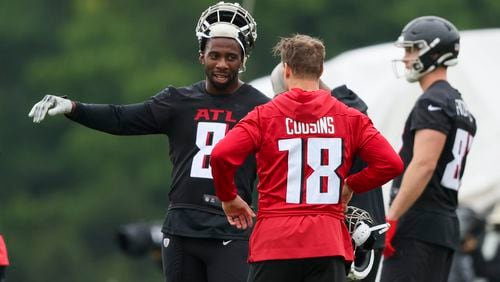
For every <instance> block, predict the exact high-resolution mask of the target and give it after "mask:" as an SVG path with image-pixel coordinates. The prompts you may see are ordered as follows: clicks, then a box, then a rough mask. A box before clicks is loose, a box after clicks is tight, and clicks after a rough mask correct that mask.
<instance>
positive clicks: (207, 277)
mask: <svg viewBox="0 0 500 282" xmlns="http://www.w3.org/2000/svg"><path fill="white" fill-rule="evenodd" d="M247 257H248V241H246V240H221V239H207V238H189V237H182V236H173V235H168V234H164V237H163V244H162V260H163V273H164V274H165V279H166V280H165V281H167V282H245V281H246V280H247V276H248V267H249V265H248V263H247Z"/></svg>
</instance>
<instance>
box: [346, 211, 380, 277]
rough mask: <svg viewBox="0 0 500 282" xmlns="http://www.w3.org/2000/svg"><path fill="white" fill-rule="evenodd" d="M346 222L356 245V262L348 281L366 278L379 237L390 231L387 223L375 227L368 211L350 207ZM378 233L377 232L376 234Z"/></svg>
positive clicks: (370, 268) (350, 271)
mask: <svg viewBox="0 0 500 282" xmlns="http://www.w3.org/2000/svg"><path fill="white" fill-rule="evenodd" d="M345 221H346V225H347V229H348V230H349V234H350V235H351V238H352V241H353V243H354V244H353V245H354V261H353V263H352V264H351V268H350V270H349V273H348V275H347V280H348V281H355V280H361V279H364V278H366V276H368V274H369V273H370V271H371V270H372V268H373V263H374V260H375V256H374V251H373V246H374V243H375V241H376V240H377V237H378V235H380V234H382V233H384V232H386V231H387V229H389V225H388V224H387V223H384V224H380V225H375V226H374V221H373V219H372V217H371V215H370V213H368V212H367V211H365V210H363V209H360V208H357V207H354V206H348V207H347V213H346V215H345ZM374 231H377V232H374Z"/></svg>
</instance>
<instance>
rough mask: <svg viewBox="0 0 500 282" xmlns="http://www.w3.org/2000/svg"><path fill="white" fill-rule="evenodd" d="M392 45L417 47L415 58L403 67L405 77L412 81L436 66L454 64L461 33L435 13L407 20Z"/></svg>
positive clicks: (456, 60)
mask: <svg viewBox="0 0 500 282" xmlns="http://www.w3.org/2000/svg"><path fill="white" fill-rule="evenodd" d="M395 45H396V46H397V47H401V48H416V49H417V50H418V58H417V59H415V60H414V61H413V62H410V67H409V68H407V69H406V70H405V76H406V79H407V80H408V81H409V82H415V81H418V80H419V79H420V77H422V76H423V75H425V74H427V73H429V72H431V71H433V70H434V69H436V67H438V66H445V67H448V66H454V65H456V64H457V62H458V59H457V57H458V51H459V49H460V34H459V32H458V30H457V28H456V27H455V26H454V25H453V24H452V23H451V22H449V21H447V20H445V19H443V18H440V17H436V16H424V17H419V18H416V19H414V20H412V21H410V22H409V23H408V24H407V25H406V26H405V27H404V28H403V30H402V31H401V35H400V36H399V38H398V39H397V41H396V42H395ZM397 61H399V62H401V61H402V60H397ZM403 63H404V62H403Z"/></svg>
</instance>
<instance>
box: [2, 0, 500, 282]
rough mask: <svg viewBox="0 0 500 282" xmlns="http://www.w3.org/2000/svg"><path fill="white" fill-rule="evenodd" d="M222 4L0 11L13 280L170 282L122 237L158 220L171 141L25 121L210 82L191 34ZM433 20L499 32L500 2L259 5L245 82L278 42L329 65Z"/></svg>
mask: <svg viewBox="0 0 500 282" xmlns="http://www.w3.org/2000/svg"><path fill="white" fill-rule="evenodd" d="M215 2H216V1H159V0H150V1H147V2H143V1H126V0H121V1H118V0H85V1H83V0H39V1H30V0H17V1H2V2H0V17H1V18H2V20H1V21H0V43H1V44H0V54H2V55H1V56H0V179H1V182H0V207H1V208H2V210H1V212H0V232H1V233H3V234H4V236H5V239H6V241H7V244H8V248H9V251H10V258H11V262H12V266H11V267H10V269H9V272H8V276H9V280H11V281H39V282H44V281H51V282H53V281H74V282H78V281H123V282H127V281H161V280H162V278H161V272H160V271H159V269H158V266H157V265H156V264H153V263H152V260H151V258H150V257H143V258H142V259H133V258H130V257H127V256H125V255H124V254H122V253H121V252H120V250H119V249H118V245H117V244H116V241H115V236H116V229H117V228H118V226H120V225H121V224H125V223H129V222H134V221H141V220H153V219H161V218H163V216H164V212H165V209H166V206H167V203H168V200H167V194H168V187H169V183H170V173H171V165H170V161H169V159H168V144H167V141H166V138H165V136H137V137H117V136H111V135H108V134H103V133H99V132H95V131H92V130H90V129H87V128H84V127H82V126H79V125H77V124H74V123H71V122H70V121H69V120H67V119H65V118H63V117H57V118H51V117H49V118H48V120H47V121H44V122H43V123H41V124H39V125H34V124H33V123H32V122H31V121H30V120H29V118H28V117H27V113H28V111H29V109H30V108H31V106H32V105H33V104H34V103H35V102H37V101H38V100H40V99H41V98H42V97H43V95H44V94H47V93H51V94H58V95H64V94H66V95H69V96H70V98H72V99H75V100H80V101H84V102H92V103H114V104H121V103H136V102H140V101H143V100H145V99H147V98H148V97H150V96H152V95H154V94H155V93H157V92H158V91H159V90H161V89H163V88H164V87H166V86H168V85H169V84H172V85H178V86H180V85H186V84H191V83H192V82H194V81H197V80H201V79H203V78H204V73H203V68H202V67H201V66H200V64H199V63H198V42H197V40H196V38H195V35H194V27H195V24H196V23H197V21H198V17H199V15H200V13H201V12H202V11H203V10H204V9H206V7H207V6H208V5H210V4H214V3H215ZM244 3H245V2H244ZM425 14H434V15H440V16H444V17H446V18H448V19H450V20H451V21H453V22H454V23H455V24H456V25H457V27H458V28H459V29H462V30H465V29H475V28H487V27H498V26H499V21H500V20H499V19H500V2H499V1H497V0H442V1H430V0H419V1H416V0H414V1H395V0H389V1H361V0H353V1H341V0H333V1H331V0H308V1H294V2H290V1H288V0H273V1H256V0H255V3H254V11H253V15H254V17H255V19H256V21H257V23H258V40H257V44H256V48H255V49H254V51H253V53H252V56H251V58H250V60H249V62H248V65H247V68H248V70H247V72H246V73H244V74H243V76H242V77H243V79H244V80H246V81H249V80H251V79H254V78H257V77H260V76H263V75H267V74H268V73H269V72H270V71H271V69H272V68H273V67H274V65H275V64H276V63H277V62H278V58H270V57H271V48H272V46H273V45H274V44H275V42H277V40H278V38H279V37H280V36H288V35H290V34H293V33H298V32H300V33H308V34H311V35H314V36H318V37H320V38H322V39H323V40H324V41H325V43H326V46H327V56H328V57H333V56H335V55H337V54H339V53H340V52H342V51H346V50H348V49H352V48H357V47H363V46H366V45H370V44H375V43H381V42H387V41H393V40H394V39H395V38H396V37H397V36H398V33H399V32H400V30H401V28H402V27H403V25H404V24H406V23H407V22H408V21H409V20H410V19H412V18H414V17H416V16H420V15H425Z"/></svg>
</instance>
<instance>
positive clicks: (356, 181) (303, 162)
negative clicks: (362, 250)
mask: <svg viewBox="0 0 500 282" xmlns="http://www.w3.org/2000/svg"><path fill="white" fill-rule="evenodd" d="M252 152H255V153H256V159H257V172H258V177H259V184H258V192H259V199H258V216H257V223H256V225H255V228H254V230H253V232H252V236H251V238H250V251H249V261H250V262H256V261H263V260H276V259H295V258H309V257H324V256H343V257H344V258H345V259H346V260H348V261H350V260H352V259H353V250H352V245H351V238H350V236H349V232H348V230H347V228H346V226H345V222H344V214H343V207H342V203H341V194H342V187H343V184H344V181H345V182H346V183H347V184H348V185H349V186H350V187H351V189H352V190H353V191H355V192H363V191H368V190H370V189H372V188H374V187H377V186H381V185H382V184H384V183H385V182H387V181H389V180H390V179H392V178H394V177H395V176H397V175H398V174H399V173H401V171H402V170H403V164H402V161H401V159H400V158H399V156H398V155H397V153H396V152H395V151H394V149H393V148H392V147H391V145H390V144H389V143H388V142H387V140H386V139H385V138H384V137H383V136H382V135H381V134H380V133H379V132H378V130H377V129H375V128H374V127H373V124H372V122H371V120H370V119H369V118H368V117H367V116H365V115H364V114H362V113H360V112H359V111H357V110H355V109H352V108H348V107H347V106H346V105H344V104H343V103H341V102H339V101H338V100H337V99H335V98H333V97H331V94H330V92H328V91H324V90H318V91H310V92H307V91H303V90H301V89H298V88H294V89H292V90H290V91H288V92H286V93H285V94H282V95H280V96H278V97H277V98H275V99H274V100H272V101H271V102H269V103H267V104H265V105H261V106H258V107H256V108H255V109H254V110H253V111H252V112H250V113H249V114H248V115H247V116H246V117H245V118H244V119H243V120H241V122H240V123H239V124H237V125H236V126H235V127H234V128H233V129H232V130H231V131H229V132H228V134H227V135H226V137H224V138H223V139H222V140H221V141H220V142H219V143H218V144H217V145H216V147H215V148H214V150H213V152H212V156H211V165H212V174H213V177H214V181H215V186H216V192H217V196H218V197H219V198H220V199H221V200H222V201H228V200H232V199H234V197H236V187H235V186H234V182H233V179H234V173H235V171H236V168H237V167H238V166H239V165H241V163H242V162H243V161H244V160H245V158H246V156H247V155H248V154H250V153H252ZM356 154H359V156H360V157H361V158H362V159H363V160H364V161H365V162H366V163H367V164H368V166H367V168H365V169H364V170H362V171H360V172H358V173H356V174H353V175H350V176H348V172H349V169H350V168H351V165H352V162H353V158H354V156H355V155H356Z"/></svg>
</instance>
